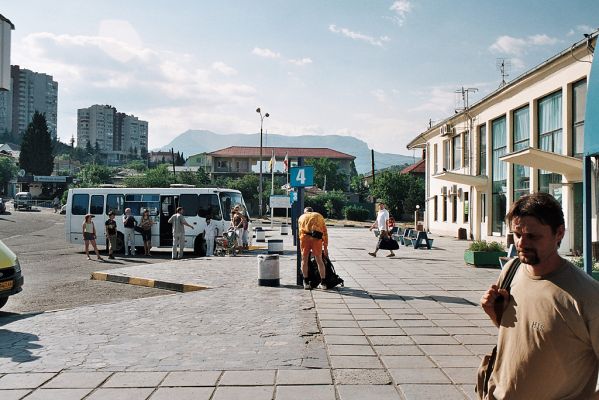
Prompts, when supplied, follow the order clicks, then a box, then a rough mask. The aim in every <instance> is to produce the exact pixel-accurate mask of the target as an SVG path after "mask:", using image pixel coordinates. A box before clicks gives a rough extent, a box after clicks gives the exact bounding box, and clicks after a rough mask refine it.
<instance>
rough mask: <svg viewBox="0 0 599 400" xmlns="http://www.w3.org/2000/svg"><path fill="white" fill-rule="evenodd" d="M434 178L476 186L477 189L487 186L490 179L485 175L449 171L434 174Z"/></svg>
mask: <svg viewBox="0 0 599 400" xmlns="http://www.w3.org/2000/svg"><path fill="white" fill-rule="evenodd" d="M433 178H435V179H440V180H442V181H447V182H451V183H457V184H460V185H468V186H474V187H475V188H477V189H480V188H483V187H485V186H486V185H487V182H488V181H489V178H487V177H486V176H484V175H469V174H457V173H455V172H447V171H444V172H441V173H440V174H437V175H433Z"/></svg>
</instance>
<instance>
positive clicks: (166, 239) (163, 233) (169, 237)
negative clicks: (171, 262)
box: [159, 196, 179, 247]
mask: <svg viewBox="0 0 599 400" xmlns="http://www.w3.org/2000/svg"><path fill="white" fill-rule="evenodd" d="M178 202H179V196H160V222H159V224H160V227H159V229H160V246H169V247H170V246H172V245H173V227H172V224H169V222H168V220H169V219H170V217H171V216H172V215H173V214H175V213H176V210H177V204H178Z"/></svg>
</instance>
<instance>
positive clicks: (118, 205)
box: [106, 194, 125, 215]
mask: <svg viewBox="0 0 599 400" xmlns="http://www.w3.org/2000/svg"><path fill="white" fill-rule="evenodd" d="M124 204H125V198H124V197H123V195H122V194H109V195H107V196H106V215H108V213H109V212H110V211H114V214H115V215H123V212H124V210H125V206H124Z"/></svg>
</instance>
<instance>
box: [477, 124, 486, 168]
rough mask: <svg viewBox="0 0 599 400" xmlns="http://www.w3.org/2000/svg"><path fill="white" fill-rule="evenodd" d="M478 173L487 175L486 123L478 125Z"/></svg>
mask: <svg viewBox="0 0 599 400" xmlns="http://www.w3.org/2000/svg"><path fill="white" fill-rule="evenodd" d="M478 175H487V125H481V126H479V127H478Z"/></svg>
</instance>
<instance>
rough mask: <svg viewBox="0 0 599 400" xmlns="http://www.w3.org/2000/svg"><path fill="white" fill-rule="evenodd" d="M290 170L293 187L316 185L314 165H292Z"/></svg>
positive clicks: (290, 181)
mask: <svg viewBox="0 0 599 400" xmlns="http://www.w3.org/2000/svg"><path fill="white" fill-rule="evenodd" d="M289 172H290V175H289V184H290V185H291V187H306V186H314V167H311V166H305V167H291V168H290V171H289Z"/></svg>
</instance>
